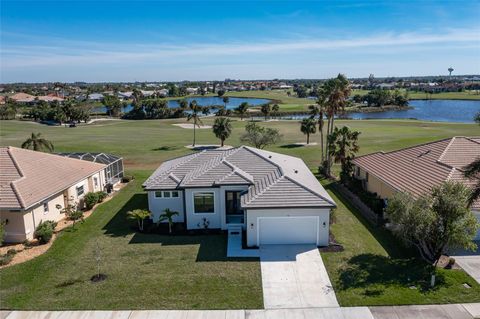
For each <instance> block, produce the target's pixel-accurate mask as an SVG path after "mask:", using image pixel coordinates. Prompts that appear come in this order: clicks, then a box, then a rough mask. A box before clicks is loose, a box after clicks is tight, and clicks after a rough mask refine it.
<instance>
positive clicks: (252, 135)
mask: <svg viewBox="0 0 480 319" xmlns="http://www.w3.org/2000/svg"><path fill="white" fill-rule="evenodd" d="M281 138H282V135H280V132H279V131H278V130H276V129H273V128H266V127H263V126H260V125H257V124H256V123H255V122H250V123H248V124H247V125H246V126H245V133H244V134H243V135H242V136H241V138H240V140H241V141H242V142H246V143H248V144H250V145H253V146H254V147H256V148H265V147H266V146H267V145H271V144H275V143H278V142H279V141H280V140H281Z"/></svg>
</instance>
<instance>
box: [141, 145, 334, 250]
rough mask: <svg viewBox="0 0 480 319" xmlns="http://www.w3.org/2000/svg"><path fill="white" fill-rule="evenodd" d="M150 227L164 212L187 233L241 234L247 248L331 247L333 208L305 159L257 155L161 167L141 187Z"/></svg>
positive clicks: (243, 150)
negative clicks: (145, 194) (230, 230)
mask: <svg viewBox="0 0 480 319" xmlns="http://www.w3.org/2000/svg"><path fill="white" fill-rule="evenodd" d="M143 186H144V188H145V190H146V191H147V192H148V204H149V209H150V211H151V213H152V219H153V221H158V219H159V216H160V215H161V214H162V213H163V211H164V210H165V209H166V208H169V209H171V210H174V211H177V212H179V213H180V214H179V216H176V217H175V222H180V223H185V225H186V228H187V229H203V228H206V226H208V228H210V229H224V230H225V229H228V228H229V226H233V227H237V228H238V226H241V227H242V228H243V229H244V230H245V231H246V238H247V245H248V246H259V245H261V244H299V243H303V244H306V243H309V244H316V245H317V246H327V245H328V243H329V226H330V225H329V220H330V210H331V209H332V208H334V207H335V202H334V201H333V200H332V198H331V197H330V196H329V195H328V193H327V192H326V191H325V189H324V188H323V187H322V185H320V183H319V182H318V180H317V179H316V178H315V176H314V175H313V174H312V172H311V171H310V170H309V169H308V167H307V166H306V165H305V163H304V162H303V161H302V160H301V159H300V158H296V157H292V156H287V155H283V154H278V153H273V152H269V151H265V150H260V149H256V148H252V147H247V146H241V147H237V148H232V149H228V150H208V151H202V152H199V153H194V154H190V155H187V156H183V157H179V158H176V159H172V160H170V161H166V162H164V163H163V164H162V165H161V166H160V167H159V168H158V169H157V170H156V171H155V172H154V173H153V174H152V175H151V176H150V177H149V178H148V180H147V181H146V182H145V183H144V184H143Z"/></svg>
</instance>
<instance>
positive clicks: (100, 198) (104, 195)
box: [97, 191, 108, 203]
mask: <svg viewBox="0 0 480 319" xmlns="http://www.w3.org/2000/svg"><path fill="white" fill-rule="evenodd" d="M107 195H108V194H107V193H106V192H103V191H100V192H97V196H98V202H99V203H101V202H103V200H104V199H105V198H106V197H107Z"/></svg>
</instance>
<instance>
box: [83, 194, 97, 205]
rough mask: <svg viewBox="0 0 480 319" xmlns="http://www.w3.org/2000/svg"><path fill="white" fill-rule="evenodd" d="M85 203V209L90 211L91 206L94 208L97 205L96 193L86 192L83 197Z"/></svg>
mask: <svg viewBox="0 0 480 319" xmlns="http://www.w3.org/2000/svg"><path fill="white" fill-rule="evenodd" d="M83 200H84V201H85V207H86V208H87V209H92V208H93V206H95V204H96V203H98V200H99V196H98V193H96V192H88V193H87V194H85V197H84V198H83Z"/></svg>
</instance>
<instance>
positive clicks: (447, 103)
mask: <svg viewBox="0 0 480 319" xmlns="http://www.w3.org/2000/svg"><path fill="white" fill-rule="evenodd" d="M409 105H410V106H411V107H412V109H409V110H404V111H387V112H377V113H350V114H349V117H351V118H353V119H366V118H370V119H388V118H397V119H409V118H412V119H417V120H426V121H435V122H459V123H461V122H463V123H473V117H474V116H475V114H476V113H477V112H480V101H466V100H411V101H410V102H409Z"/></svg>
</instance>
